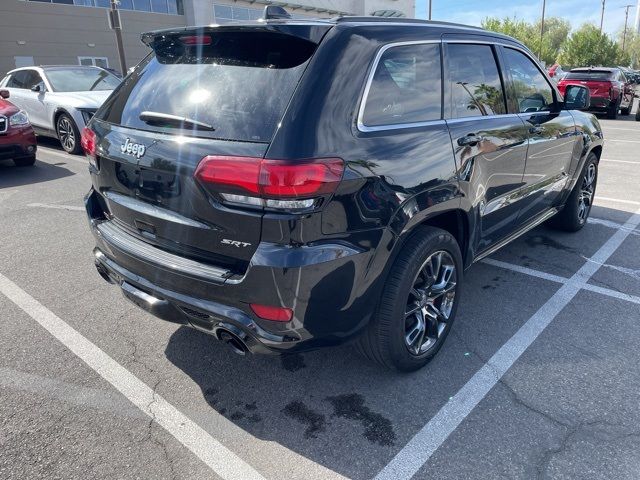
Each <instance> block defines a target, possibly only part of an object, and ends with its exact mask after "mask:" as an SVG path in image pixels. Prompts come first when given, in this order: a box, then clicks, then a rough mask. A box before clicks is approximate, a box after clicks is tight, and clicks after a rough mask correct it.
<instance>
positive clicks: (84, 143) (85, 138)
mask: <svg viewBox="0 0 640 480" xmlns="http://www.w3.org/2000/svg"><path fill="white" fill-rule="evenodd" d="M80 146H81V147H82V150H84V153H85V155H86V156H87V157H88V158H89V164H90V165H91V166H93V167H94V168H95V169H96V170H98V159H97V158H96V133H95V132H94V131H93V130H91V129H90V128H88V127H84V128H83V129H82V135H81V136H80Z"/></svg>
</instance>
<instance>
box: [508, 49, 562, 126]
mask: <svg viewBox="0 0 640 480" xmlns="http://www.w3.org/2000/svg"><path fill="white" fill-rule="evenodd" d="M504 56H505V60H506V62H507V68H508V70H509V72H510V74H511V79H512V80H513V88H514V91H515V95H516V99H517V101H518V108H519V110H518V112H519V113H525V112H539V111H548V110H551V107H552V105H553V90H552V89H551V86H550V85H549V82H547V79H546V78H545V77H544V75H542V73H541V72H540V70H538V68H537V67H536V66H535V64H534V63H533V62H532V61H531V59H530V58H529V57H527V56H526V55H525V54H523V53H522V52H519V51H517V50H514V49H512V48H505V49H504Z"/></svg>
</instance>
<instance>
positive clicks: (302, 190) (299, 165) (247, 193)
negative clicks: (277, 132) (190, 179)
mask: <svg viewBox="0 0 640 480" xmlns="http://www.w3.org/2000/svg"><path fill="white" fill-rule="evenodd" d="M343 172H344V162H343V161H342V159H340V158H320V159H307V160H298V161H289V160H270V159H263V158H252V157H230V156H208V157H205V158H203V159H202V160H201V161H200V164H199V165H198V168H197V169H196V172H195V177H196V178H197V179H198V180H199V181H200V182H201V183H203V184H204V185H206V186H207V187H209V188H211V189H213V190H215V191H216V192H217V193H219V194H220V195H222V197H223V198H224V199H225V200H226V201H227V202H229V203H236V204H244V205H252V206H261V207H266V208H273V209H289V210H291V209H293V210H299V209H307V208H310V207H312V206H313V205H314V203H315V200H316V199H318V198H319V197H321V196H323V195H327V194H331V193H333V192H334V191H335V190H336V188H337V186H338V184H339V183H340V180H341V179H342V174H343Z"/></svg>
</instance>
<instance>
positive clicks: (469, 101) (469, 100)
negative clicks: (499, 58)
mask: <svg viewBox="0 0 640 480" xmlns="http://www.w3.org/2000/svg"><path fill="white" fill-rule="evenodd" d="M446 58H447V62H446V66H447V69H446V86H447V91H448V105H447V109H448V116H449V118H463V117H475V116H481V115H500V114H503V113H506V111H507V108H506V103H505V96H504V89H503V85H502V80H501V78H500V74H499V72H498V66H497V63H496V59H495V56H494V53H493V48H492V47H491V46H490V45H474V44H467V43H450V44H448V45H447V50H446Z"/></svg>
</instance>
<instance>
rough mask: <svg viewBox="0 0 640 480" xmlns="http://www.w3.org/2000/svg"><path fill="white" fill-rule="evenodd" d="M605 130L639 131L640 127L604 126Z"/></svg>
mask: <svg viewBox="0 0 640 480" xmlns="http://www.w3.org/2000/svg"><path fill="white" fill-rule="evenodd" d="M606 130H625V131H628V132H640V128H622V127H607V128H605V131H606ZM607 140H609V139H608V138H607Z"/></svg>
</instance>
